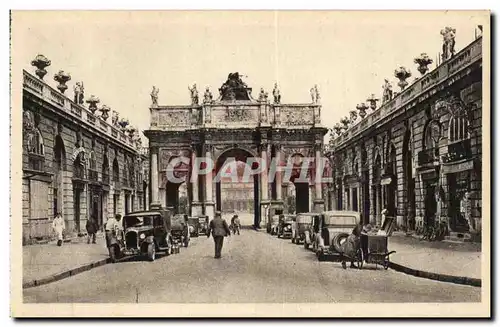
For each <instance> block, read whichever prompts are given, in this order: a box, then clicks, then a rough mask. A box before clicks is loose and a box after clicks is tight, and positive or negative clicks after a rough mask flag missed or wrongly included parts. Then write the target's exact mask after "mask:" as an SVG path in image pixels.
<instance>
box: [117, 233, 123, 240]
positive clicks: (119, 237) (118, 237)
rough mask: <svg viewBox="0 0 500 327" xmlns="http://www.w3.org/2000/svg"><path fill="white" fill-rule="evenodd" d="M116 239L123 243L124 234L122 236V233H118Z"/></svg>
mask: <svg viewBox="0 0 500 327" xmlns="http://www.w3.org/2000/svg"><path fill="white" fill-rule="evenodd" d="M116 239H117V240H118V241H121V239H122V234H121V233H118V235H116Z"/></svg>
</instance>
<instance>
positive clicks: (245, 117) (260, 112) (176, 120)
mask: <svg viewBox="0 0 500 327" xmlns="http://www.w3.org/2000/svg"><path fill="white" fill-rule="evenodd" d="M150 110H151V129H152V130H154V129H157V130H174V131H175V130H185V129H189V128H193V127H194V128H199V127H206V128H245V127H249V128H254V127H256V126H262V125H272V126H276V127H281V128H311V127H319V126H320V125H321V120H320V114H321V106H320V105H317V104H269V103H263V102H249V101H230V102H224V101H223V102H216V103H212V104H204V105H200V106H158V107H152V108H150Z"/></svg>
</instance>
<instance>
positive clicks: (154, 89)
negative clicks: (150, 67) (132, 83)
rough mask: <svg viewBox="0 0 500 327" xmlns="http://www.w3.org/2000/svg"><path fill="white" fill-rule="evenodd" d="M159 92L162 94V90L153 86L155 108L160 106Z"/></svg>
mask: <svg viewBox="0 0 500 327" xmlns="http://www.w3.org/2000/svg"><path fill="white" fill-rule="evenodd" d="M158 92H160V89H159V88H157V87H156V86H154V85H153V90H152V91H151V102H152V105H153V107H155V106H158Z"/></svg>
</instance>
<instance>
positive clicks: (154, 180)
mask: <svg viewBox="0 0 500 327" xmlns="http://www.w3.org/2000/svg"><path fill="white" fill-rule="evenodd" d="M150 166H151V172H150V173H151V204H160V198H159V196H158V153H157V152H156V151H151V165H150Z"/></svg>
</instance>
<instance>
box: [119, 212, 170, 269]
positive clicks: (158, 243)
mask: <svg viewBox="0 0 500 327" xmlns="http://www.w3.org/2000/svg"><path fill="white" fill-rule="evenodd" d="M123 228H124V240H125V242H124V248H123V251H122V253H123V254H124V255H146V256H147V258H148V259H149V261H154V260H155V258H156V252H160V251H162V252H165V253H166V254H167V255H169V254H171V253H172V234H171V212H170V211H169V210H166V209H162V208H161V207H156V206H155V207H152V208H151V210H148V211H137V212H133V213H130V214H127V215H125V216H124V217H123Z"/></svg>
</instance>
